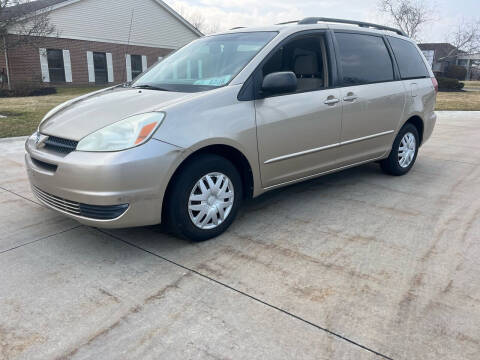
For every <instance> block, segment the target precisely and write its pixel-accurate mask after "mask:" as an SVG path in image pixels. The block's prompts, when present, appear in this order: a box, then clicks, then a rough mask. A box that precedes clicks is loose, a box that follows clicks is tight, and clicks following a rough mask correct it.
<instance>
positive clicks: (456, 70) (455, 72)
mask: <svg viewBox="0 0 480 360" xmlns="http://www.w3.org/2000/svg"><path fill="white" fill-rule="evenodd" d="M445 75H446V77H447V78H451V79H457V80H465V77H466V76H467V69H466V68H465V67H463V66H458V65H453V64H450V65H448V68H447V71H446V72H445Z"/></svg>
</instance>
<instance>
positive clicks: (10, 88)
mask: <svg viewBox="0 0 480 360" xmlns="http://www.w3.org/2000/svg"><path fill="white" fill-rule="evenodd" d="M3 52H4V53H5V67H6V68H7V84H8V90H12V84H11V82H10V69H9V65H8V52H7V38H6V37H5V35H3Z"/></svg>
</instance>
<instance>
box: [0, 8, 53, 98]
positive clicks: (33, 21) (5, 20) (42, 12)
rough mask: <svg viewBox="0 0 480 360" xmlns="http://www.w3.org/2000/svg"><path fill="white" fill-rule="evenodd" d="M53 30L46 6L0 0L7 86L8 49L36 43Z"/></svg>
mask: <svg viewBox="0 0 480 360" xmlns="http://www.w3.org/2000/svg"><path fill="white" fill-rule="evenodd" d="M54 32H55V27H54V26H53V25H52V24H51V23H50V20H49V13H48V8H44V7H40V6H39V4H38V3H36V1H32V0H0V39H1V40H2V44H1V50H2V52H3V54H4V56H5V63H6V70H7V81H8V88H9V89H11V83H10V74H9V66H8V65H9V64H8V51H9V50H11V49H14V48H16V47H19V46H26V45H38V44H39V43H41V41H42V37H45V36H48V35H51V34H52V33H54Z"/></svg>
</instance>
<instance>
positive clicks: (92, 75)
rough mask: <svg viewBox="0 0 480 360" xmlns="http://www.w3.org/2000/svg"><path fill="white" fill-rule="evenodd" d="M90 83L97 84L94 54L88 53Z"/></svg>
mask: <svg viewBox="0 0 480 360" xmlns="http://www.w3.org/2000/svg"><path fill="white" fill-rule="evenodd" d="M87 66H88V82H95V65H94V64H93V52H92V51H87Z"/></svg>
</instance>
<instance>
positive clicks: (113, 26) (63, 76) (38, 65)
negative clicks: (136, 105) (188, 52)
mask: <svg viewBox="0 0 480 360" xmlns="http://www.w3.org/2000/svg"><path fill="white" fill-rule="evenodd" d="M30 5H34V9H35V11H38V10H39V9H40V11H48V12H49V19H50V23H51V24H52V25H54V26H55V29H56V33H55V34H53V35H52V36H48V37H42V38H38V39H36V41H35V44H37V45H36V46H35V47H33V46H22V47H17V48H13V49H10V50H8V52H7V54H6V56H5V54H2V56H1V57H0V70H1V69H4V68H6V62H7V61H6V59H7V57H8V65H9V66H8V70H9V77H10V82H11V85H12V86H13V87H16V86H21V85H24V84H41V85H48V86H58V85H76V86H78V85H95V84H96V85H99V84H116V83H122V82H125V81H131V80H132V79H134V78H135V77H136V76H137V75H139V74H140V73H141V72H143V71H145V70H146V69H147V68H148V67H149V66H151V65H153V64H155V63H156V62H157V61H159V59H161V58H163V57H164V56H166V55H167V54H169V53H170V52H172V51H174V50H176V49H178V48H179V47H181V46H183V45H185V44H187V43H189V42H191V41H192V40H195V39H197V38H199V37H200V36H202V34H201V33H200V32H199V31H198V30H197V29H196V28H195V27H193V26H192V25H191V24H190V23H188V22H187V21H186V20H185V19H184V18H182V17H181V16H180V15H179V14H178V13H176V12H175V11H174V10H173V9H171V8H170V7H169V6H168V5H167V4H165V3H164V2H163V1H161V0H135V1H132V0H37V1H35V2H32V3H30ZM17 6H23V5H17ZM15 8H16V6H13V7H11V8H10V9H9V11H15ZM7 15H8V12H7ZM27 16H28V15H27ZM8 36H17V35H15V29H14V28H13V29H12V30H11V31H9V35H8Z"/></svg>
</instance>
